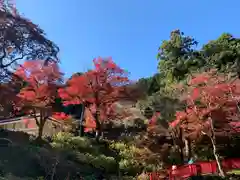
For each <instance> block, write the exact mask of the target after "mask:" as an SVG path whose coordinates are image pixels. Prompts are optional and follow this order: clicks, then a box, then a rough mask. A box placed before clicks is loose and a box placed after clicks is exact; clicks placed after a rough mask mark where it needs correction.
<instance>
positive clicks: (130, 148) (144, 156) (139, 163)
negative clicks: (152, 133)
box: [110, 142, 161, 175]
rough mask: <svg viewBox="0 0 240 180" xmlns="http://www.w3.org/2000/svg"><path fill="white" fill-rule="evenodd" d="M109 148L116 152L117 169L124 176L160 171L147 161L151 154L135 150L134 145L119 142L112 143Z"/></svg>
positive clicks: (138, 149)
mask: <svg viewBox="0 0 240 180" xmlns="http://www.w3.org/2000/svg"><path fill="white" fill-rule="evenodd" d="M110 148H112V149H113V150H115V151H116V152H118V156H119V162H118V163H119V169H120V171H121V172H122V173H124V174H129V175H136V174H137V173H141V172H143V171H147V172H149V171H157V170H159V169H161V167H158V165H157V164H154V163H151V161H148V160H150V159H149V157H150V156H149V154H150V153H151V152H150V151H149V150H148V149H146V148H137V147H136V146H134V145H127V144H125V143H121V142H117V143H115V142H112V144H111V145H110Z"/></svg>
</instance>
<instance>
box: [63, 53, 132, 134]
mask: <svg viewBox="0 0 240 180" xmlns="http://www.w3.org/2000/svg"><path fill="white" fill-rule="evenodd" d="M93 62H94V69H93V70H90V71H88V72H86V73H84V74H82V75H79V76H73V77H72V78H71V79H70V80H69V81H68V83H67V85H66V87H65V88H62V89H59V95H60V97H61V98H62V99H63V101H64V104H65V105H69V104H81V103H82V104H84V106H85V107H87V108H88V109H89V110H90V112H91V113H92V115H93V118H94V121H95V123H96V133H97V137H98V134H101V133H102V124H103V123H104V122H105V121H108V120H110V119H114V117H116V114H115V113H114V112H115V109H114V106H113V104H114V103H116V102H118V101H120V100H130V99H134V96H135V95H136V94H132V93H131V90H130V89H131V88H129V86H130V84H131V82H130V80H129V79H128V73H127V72H126V71H124V70H123V69H122V68H120V67H119V66H117V65H116V64H115V63H114V62H113V60H112V59H111V58H107V59H103V58H100V57H99V58H96V59H94V60H93ZM113 116H114V117H113ZM89 122H90V121H89Z"/></svg>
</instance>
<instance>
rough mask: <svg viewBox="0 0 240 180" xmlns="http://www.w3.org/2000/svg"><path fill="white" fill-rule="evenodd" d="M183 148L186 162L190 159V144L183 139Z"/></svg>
mask: <svg viewBox="0 0 240 180" xmlns="http://www.w3.org/2000/svg"><path fill="white" fill-rule="evenodd" d="M183 141H184V146H185V157H186V161H189V159H190V157H191V153H190V151H191V150H190V142H189V140H188V139H186V138H184V139H183Z"/></svg>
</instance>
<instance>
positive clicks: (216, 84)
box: [171, 71, 240, 137]
mask: <svg viewBox="0 0 240 180" xmlns="http://www.w3.org/2000/svg"><path fill="white" fill-rule="evenodd" d="M239 93H240V84H239V80H234V81H230V80H229V79H228V78H227V77H226V76H224V75H221V74H219V73H217V72H216V71H210V72H206V73H202V74H198V75H196V76H195V77H194V78H192V79H191V80H190V81H189V83H188V86H187V88H186V91H185V94H184V97H185V98H184V99H185V101H186V103H187V107H186V109H185V111H181V112H176V120H175V121H174V122H172V123H171V126H173V127H174V126H176V125H178V124H180V125H181V127H182V128H183V129H184V130H185V132H186V133H187V134H188V135H189V136H192V137H196V136H198V135H199V133H200V134H201V133H209V130H210V123H209V118H211V119H212V120H213V123H214V128H215V129H216V131H219V132H223V131H225V132H234V131H235V130H237V127H235V125H236V123H235V122H236V121H238V116H239V109H238V108H239V107H238V101H239Z"/></svg>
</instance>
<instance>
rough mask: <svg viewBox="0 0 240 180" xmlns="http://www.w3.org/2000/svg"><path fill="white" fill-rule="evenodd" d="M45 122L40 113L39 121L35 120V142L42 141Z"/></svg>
mask: <svg viewBox="0 0 240 180" xmlns="http://www.w3.org/2000/svg"><path fill="white" fill-rule="evenodd" d="M41 112H42V111H41ZM45 122H46V118H45V117H44V116H43V114H42V113H40V120H38V119H36V123H37V126H38V136H37V140H42V136H43V129H44V125H45Z"/></svg>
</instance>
